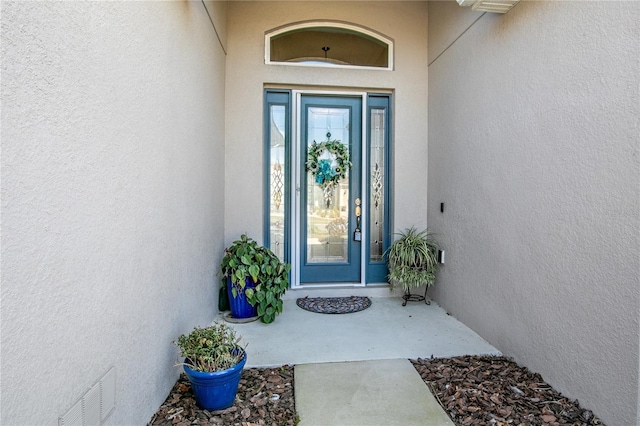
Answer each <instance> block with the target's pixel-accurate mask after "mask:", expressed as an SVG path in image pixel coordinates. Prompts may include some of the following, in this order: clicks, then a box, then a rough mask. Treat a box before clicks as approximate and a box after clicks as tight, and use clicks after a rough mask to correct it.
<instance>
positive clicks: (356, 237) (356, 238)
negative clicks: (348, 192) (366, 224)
mask: <svg viewBox="0 0 640 426" xmlns="http://www.w3.org/2000/svg"><path fill="white" fill-rule="evenodd" d="M361 203H362V202H361V201H360V198H356V209H355V211H356V230H355V231H354V232H353V241H362V231H361V230H360V216H361V215H362V209H361V208H360V204H361Z"/></svg>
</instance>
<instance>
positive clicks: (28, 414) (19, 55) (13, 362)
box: [0, 1, 224, 425]
mask: <svg viewBox="0 0 640 426" xmlns="http://www.w3.org/2000/svg"><path fill="white" fill-rule="evenodd" d="M223 19H224V17H223ZM1 84H2V85H1V90H2V92H1V93H2V133H1V135H2V240H1V241H2V302H1V310H2V314H1V315H2V419H1V421H0V423H2V424H3V425H35V424H39V425H45V424H48V425H53V424H58V416H60V415H62V414H63V413H65V412H66V410H68V409H69V408H70V407H71V405H72V404H73V403H74V402H76V401H77V400H78V399H79V398H80V397H81V396H82V395H83V394H84V393H85V391H86V390H87V389H88V388H89V387H90V386H92V385H93V384H94V383H95V382H96V380H97V379H98V378H99V377H101V376H102V375H103V374H104V373H105V372H106V371H107V369H109V368H110V367H111V366H113V367H115V373H116V408H115V410H114V411H113V414H112V415H111V416H110V417H109V418H108V419H107V423H108V424H114V425H116V424H117V425H124V424H144V423H146V422H147V421H149V419H150V418H151V415H152V414H153V413H154V412H155V411H156V410H157V408H158V407H159V405H160V404H161V403H162V401H163V400H164V398H166V396H167V394H168V392H169V390H170V388H171V386H173V384H174V383H175V380H176V378H177V375H178V373H179V371H178V368H176V367H175V366H174V364H175V362H176V360H177V351H176V350H175V349H172V341H173V340H175V339H176V338H177V336H178V335H180V334H181V333H183V332H186V331H189V330H191V329H192V328H193V327H194V326H195V325H204V324H207V323H209V322H210V321H211V320H212V319H213V318H214V316H215V314H216V307H217V305H216V298H217V287H218V285H217V279H216V277H215V273H216V268H217V261H215V260H214V259H217V258H219V257H220V255H221V251H222V249H223V247H224V245H223V221H224V193H223V182H224V160H223V158H224V53H223V51H222V49H221V47H220V43H219V42H218V39H217V38H216V35H215V32H214V31H213V28H212V25H211V22H210V21H209V18H208V16H207V14H206V12H205V10H204V7H203V4H202V3H200V2H10V1H3V2H2V83H1Z"/></svg>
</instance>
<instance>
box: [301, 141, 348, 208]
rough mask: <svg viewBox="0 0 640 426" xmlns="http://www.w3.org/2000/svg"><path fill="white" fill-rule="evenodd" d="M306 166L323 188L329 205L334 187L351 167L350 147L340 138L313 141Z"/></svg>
mask: <svg viewBox="0 0 640 426" xmlns="http://www.w3.org/2000/svg"><path fill="white" fill-rule="evenodd" d="M306 166H307V171H309V172H311V174H312V175H313V177H314V180H315V183H317V184H318V185H320V187H321V188H322V190H323V192H324V197H325V201H326V203H327V207H329V204H330V203H331V195H332V193H333V188H334V187H335V186H336V185H337V184H338V183H339V182H340V181H341V180H342V179H344V178H346V177H347V170H349V167H351V162H350V161H349V149H348V148H347V146H346V145H344V144H342V143H340V141H339V140H328V141H325V142H319V143H318V142H316V141H313V143H312V144H311V146H309V154H308V156H307V163H306Z"/></svg>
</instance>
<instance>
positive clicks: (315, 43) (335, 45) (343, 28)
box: [265, 21, 393, 70]
mask: <svg viewBox="0 0 640 426" xmlns="http://www.w3.org/2000/svg"><path fill="white" fill-rule="evenodd" d="M265 63H267V64H288V65H306V66H334V67H335V66H337V67H350V68H353V67H357V68H372V69H385V70H391V69H393V42H392V41H391V40H390V39H389V38H387V37H384V36H383V35H381V34H378V33H376V32H374V31H371V30H369V29H367V28H364V27H359V26H355V25H352V24H346V23H342V22H329V21H321V22H318V21H315V22H303V23H297V24H292V25H288V26H286V27H282V28H278V29H275V30H273V31H269V32H267V34H266V35H265Z"/></svg>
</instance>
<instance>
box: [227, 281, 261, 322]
mask: <svg viewBox="0 0 640 426" xmlns="http://www.w3.org/2000/svg"><path fill="white" fill-rule="evenodd" d="M255 286H256V285H255V283H254V282H253V280H252V279H251V278H247V279H246V285H245V289H247V288H254V287H255ZM227 292H228V294H229V307H230V308H231V316H233V317H234V318H252V317H255V316H257V315H258V308H257V307H255V306H251V305H250V304H249V302H248V301H247V297H246V295H245V294H244V292H242V294H238V295H237V296H236V297H233V293H232V291H231V277H227Z"/></svg>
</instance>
